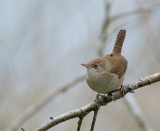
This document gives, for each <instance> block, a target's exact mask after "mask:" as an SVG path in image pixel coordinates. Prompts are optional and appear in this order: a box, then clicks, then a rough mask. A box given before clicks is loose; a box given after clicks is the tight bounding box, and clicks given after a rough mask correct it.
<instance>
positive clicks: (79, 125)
mask: <svg viewBox="0 0 160 131" xmlns="http://www.w3.org/2000/svg"><path fill="white" fill-rule="evenodd" d="M83 118H84V116H82V117H79V121H78V127H77V131H80V129H81V125H82V121H83Z"/></svg>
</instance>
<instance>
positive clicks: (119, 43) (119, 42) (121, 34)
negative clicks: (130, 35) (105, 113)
mask: <svg viewBox="0 0 160 131" xmlns="http://www.w3.org/2000/svg"><path fill="white" fill-rule="evenodd" d="M125 36H126V30H123V29H121V30H120V31H119V33H118V35H117V39H116V42H115V45H114V48H113V51H112V54H121V50H122V46H123V42H124V39H125Z"/></svg>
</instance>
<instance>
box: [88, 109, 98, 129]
mask: <svg viewBox="0 0 160 131" xmlns="http://www.w3.org/2000/svg"><path fill="white" fill-rule="evenodd" d="M98 111H99V109H98V108H97V109H96V110H94V115H93V120H92V125H91V130H90V131H93V130H94V125H95V122H96V118H97V114H98Z"/></svg>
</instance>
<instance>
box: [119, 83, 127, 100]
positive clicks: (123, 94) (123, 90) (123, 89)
mask: <svg viewBox="0 0 160 131" xmlns="http://www.w3.org/2000/svg"><path fill="white" fill-rule="evenodd" d="M120 91H121V93H122V96H123V97H124V96H125V94H126V90H125V88H124V86H123V85H121V87H120Z"/></svg>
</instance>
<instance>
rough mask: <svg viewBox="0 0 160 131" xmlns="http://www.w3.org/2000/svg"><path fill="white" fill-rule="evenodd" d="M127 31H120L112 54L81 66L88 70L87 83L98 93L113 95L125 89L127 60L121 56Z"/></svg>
mask: <svg viewBox="0 0 160 131" xmlns="http://www.w3.org/2000/svg"><path fill="white" fill-rule="evenodd" d="M125 36H126V30H123V29H122V30H120V31H119V33H118V35H117V39H116V42H115V45H114V48H113V51H112V53H111V54H108V55H106V56H103V57H100V58H97V59H94V60H91V61H90V62H89V63H88V64H81V65H82V66H84V67H86V68H87V73H86V81H87V83H88V85H89V87H90V88H91V89H93V90H94V91H96V92H98V93H103V94H106V93H111V92H113V91H114V90H116V89H118V88H119V87H121V88H122V87H123V86H122V84H123V81H124V78H125V73H126V70H127V60H126V59H125V58H124V57H123V56H122V55H121V50H122V46H123V42H124V39H125Z"/></svg>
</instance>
